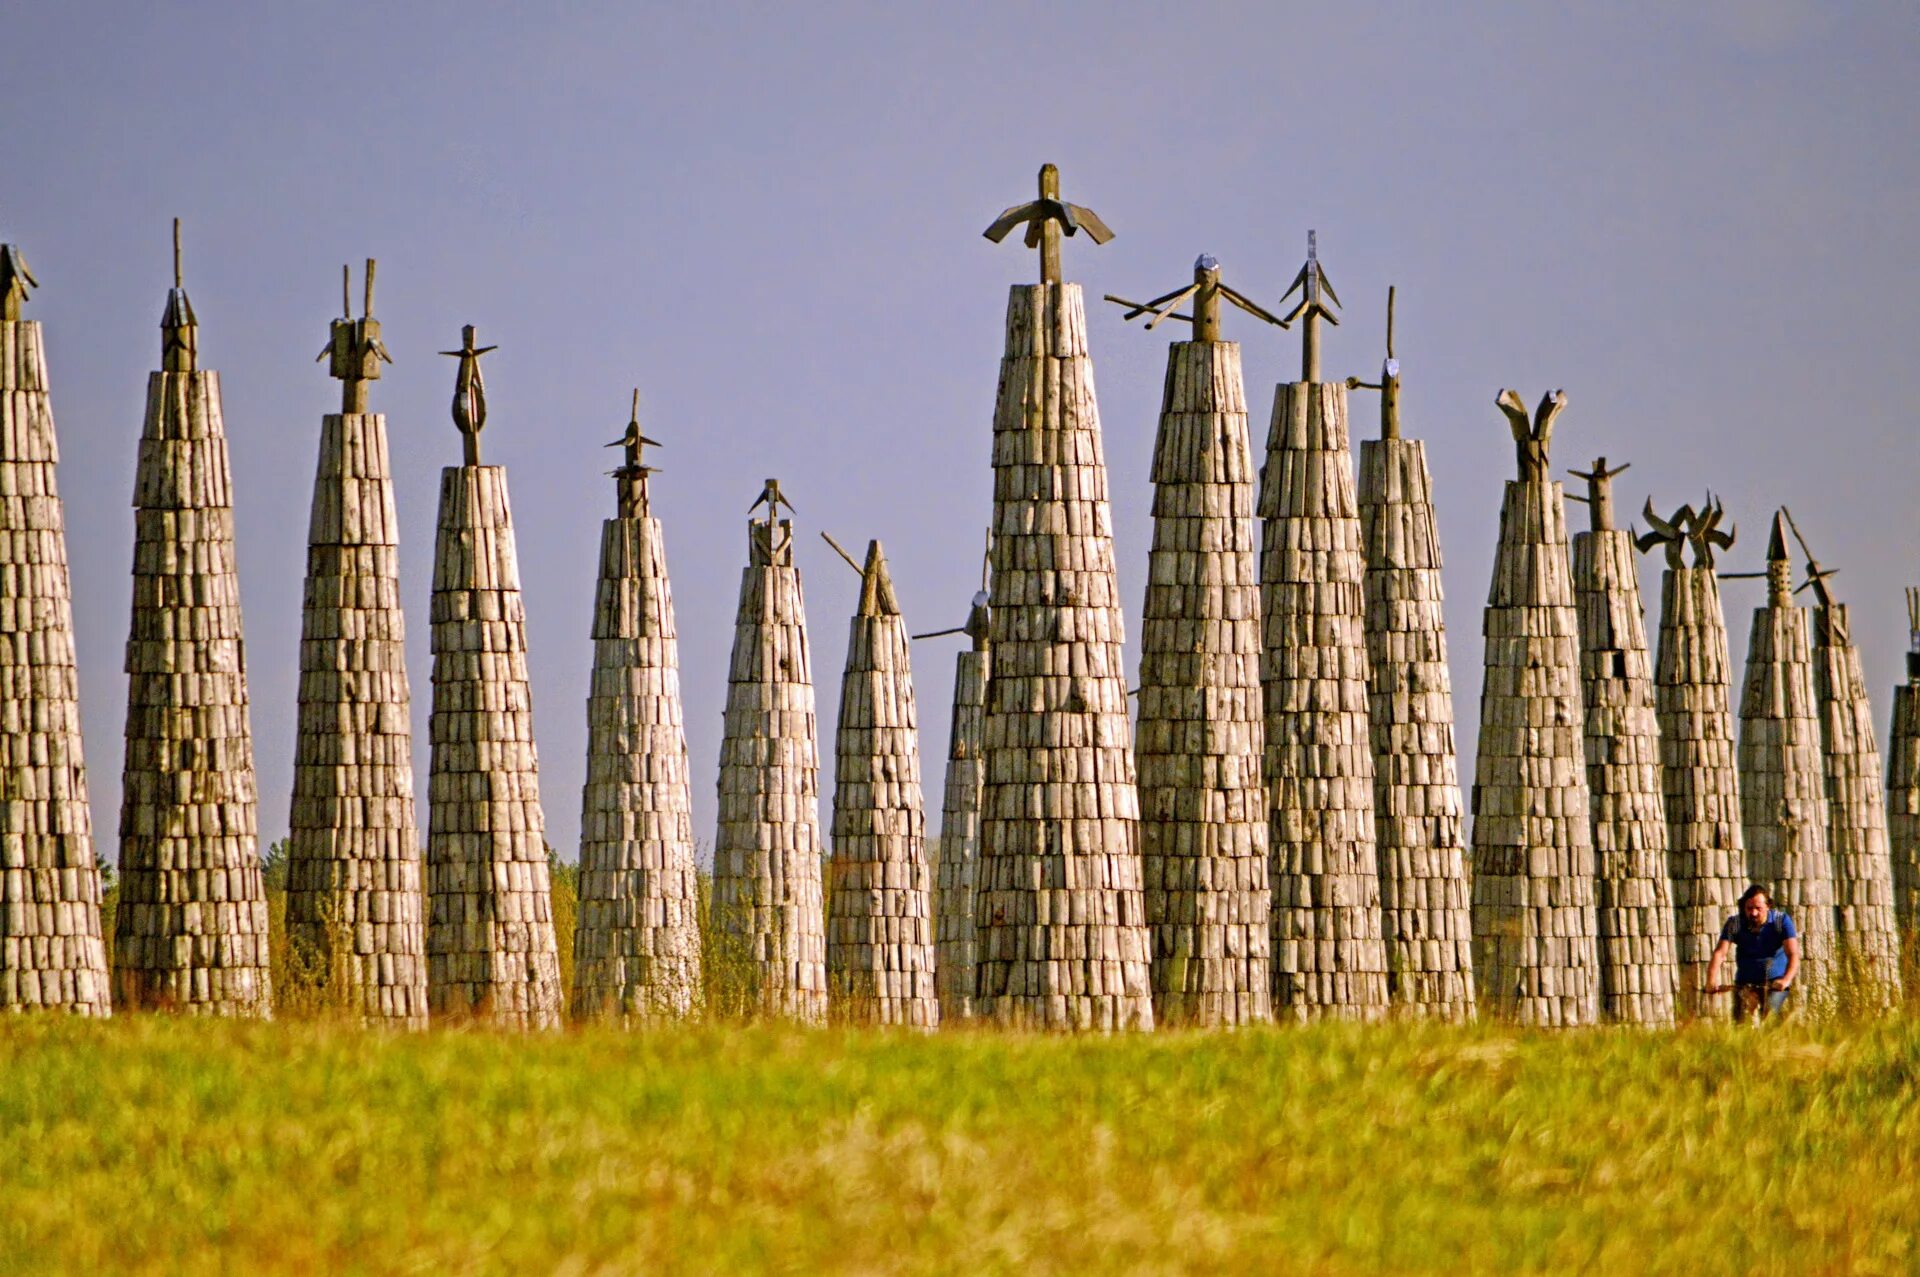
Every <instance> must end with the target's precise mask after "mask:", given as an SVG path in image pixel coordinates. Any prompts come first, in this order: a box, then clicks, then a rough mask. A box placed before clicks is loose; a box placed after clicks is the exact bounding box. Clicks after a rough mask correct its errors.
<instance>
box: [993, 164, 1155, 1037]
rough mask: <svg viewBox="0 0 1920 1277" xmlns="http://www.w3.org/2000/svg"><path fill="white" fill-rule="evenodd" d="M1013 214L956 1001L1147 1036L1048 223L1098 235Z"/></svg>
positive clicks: (1128, 767) (1081, 427)
mask: <svg viewBox="0 0 1920 1277" xmlns="http://www.w3.org/2000/svg"><path fill="white" fill-rule="evenodd" d="M1022 223H1025V224H1026V227H1027V234H1026V243H1027V246H1028V247H1030V248H1037V249H1039V250H1040V282H1039V283H1038V284H1016V285H1014V287H1013V289H1012V292H1011V295H1010V296H1009V298H1008V301H1007V332H1006V355H1005V358H1003V359H1002V360H1001V363H1000V390H999V395H998V398H997V400H996V403H995V406H994V421H993V531H994V539H993V580H992V587H991V595H992V598H991V604H992V621H991V623H992V631H991V635H990V639H989V642H990V643H991V646H992V648H993V676H992V678H991V679H990V680H989V682H988V684H987V716H986V764H987V765H986V773H987V774H986V784H985V787H984V789H983V791H982V799H981V805H982V819H981V825H982V829H981V849H980V871H979V889H978V892H977V898H976V901H975V915H974V916H975V918H976V919H977V920H978V923H979V937H978V944H979V950H978V969H977V971H978V974H977V984H976V995H977V1002H976V1004H975V1009H976V1012H977V1013H978V1014H979V1015H980V1016H982V1017H984V1018H987V1019H992V1020H997V1021H1002V1022H1010V1023H1018V1024H1029V1025H1036V1026H1045V1027H1048V1028H1061V1029H1067V1028H1076V1029H1079V1028H1088V1029H1120V1028H1150V1027H1152V1024H1153V998H1152V992H1151V988H1150V961H1149V953H1150V939H1149V933H1148V931H1147V924H1146V912H1145V903H1144V900H1143V898H1142V894H1141V867H1140V844H1139V832H1140V831H1139V819H1140V807H1139V801H1140V800H1139V793H1138V791H1137V790H1136V789H1135V786H1134V765H1133V732H1132V727H1131V724H1130V723H1129V721H1128V718H1127V687H1126V678H1125V676H1124V673H1123V669H1122V663H1121V653H1120V645H1121V642H1122V639H1123V637H1124V634H1123V631H1124V625H1123V623H1122V620H1121V613H1120V600H1119V595H1118V592H1117V591H1118V583H1117V581H1116V579H1115V573H1114V560H1113V532H1112V529H1113V518H1112V514H1111V512H1110V509H1109V506H1108V502H1107V469H1106V460H1105V456H1104V453H1103V450H1102V446H1101V441H1100V411H1099V407H1098V405H1097V404H1096V403H1095V401H1094V392H1093V361H1092V360H1091V358H1089V356H1088V354H1087V326H1086V309H1085V306H1084V304H1083V302H1082V301H1081V296H1080V286H1079V285H1078V284H1068V283H1064V282H1062V280H1061V277H1060V239H1061V236H1062V234H1063V233H1064V234H1068V235H1071V234H1075V233H1077V232H1079V231H1081V230H1085V231H1086V232H1087V234H1088V236H1089V237H1091V238H1092V239H1093V240H1094V241H1095V242H1096V243H1104V242H1105V241H1106V240H1107V239H1109V238H1110V237H1111V235H1112V232H1110V231H1109V230H1107V228H1106V225H1105V224H1104V223H1103V222H1101V221H1100V219H1099V218H1098V217H1096V216H1095V215H1094V214H1093V213H1092V211H1091V210H1088V209H1085V208H1082V207H1080V206H1079V205H1077V204H1069V203H1066V202H1065V201H1063V200H1061V198H1060V175H1059V172H1058V170H1056V169H1055V168H1054V166H1053V165H1051V164H1049V165H1046V166H1045V167H1044V168H1042V169H1041V170H1040V197H1039V198H1038V199H1037V200H1034V201H1032V202H1030V203H1027V204H1020V205H1016V206H1015V207H1013V208H1010V209H1008V210H1007V211H1006V212H1004V213H1002V214H1001V215H1000V217H999V218H998V219H996V220H995V221H994V223H993V225H992V226H990V227H988V228H987V232H986V234H987V238H988V239H991V240H993V241H995V242H998V241H1000V240H1001V239H1003V238H1005V237H1006V235H1007V233H1008V232H1009V231H1011V230H1012V229H1013V228H1014V227H1016V226H1019V225H1021V224H1022Z"/></svg>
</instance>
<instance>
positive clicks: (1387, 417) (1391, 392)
mask: <svg viewBox="0 0 1920 1277" xmlns="http://www.w3.org/2000/svg"><path fill="white" fill-rule="evenodd" d="M1395 291H1396V290H1395V288H1394V286H1393V285H1391V284H1389V285H1387V357H1386V359H1385V360H1384V361H1383V362H1382V363H1381V365H1380V380H1379V381H1362V380H1360V379H1359V378H1358V377H1349V378H1347V389H1348V390H1377V391H1379V392H1380V437H1381V438H1382V439H1398V438H1399V437H1400V361H1399V360H1398V359H1395V358H1394V357H1393V301H1394V293H1395Z"/></svg>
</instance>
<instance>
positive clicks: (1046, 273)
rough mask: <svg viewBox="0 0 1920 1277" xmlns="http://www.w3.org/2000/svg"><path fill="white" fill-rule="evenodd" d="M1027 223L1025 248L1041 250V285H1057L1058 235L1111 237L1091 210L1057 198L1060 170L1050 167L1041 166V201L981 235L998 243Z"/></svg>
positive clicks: (1009, 213)
mask: <svg viewBox="0 0 1920 1277" xmlns="http://www.w3.org/2000/svg"><path fill="white" fill-rule="evenodd" d="M1022 222H1025V223H1027V235H1026V245H1027V247H1028V248H1038V249H1039V250H1040V282H1041V283H1043V284H1057V283H1059V282H1060V236H1061V235H1062V234H1067V235H1073V234H1077V233H1078V232H1080V231H1085V232H1086V233H1087V236H1088V238H1090V239H1091V240H1093V242H1094V243H1096V244H1104V243H1106V242H1107V241H1108V240H1110V239H1112V238H1113V232H1112V231H1110V230H1108V229H1107V224H1106V223H1105V222H1103V221H1101V220H1100V217H1099V215H1098V214H1097V213H1095V212H1094V211H1093V210H1092V209H1090V208H1084V207H1082V206H1081V205H1079V204H1069V203H1067V202H1066V201H1065V200H1062V199H1061V198H1060V170H1059V169H1057V168H1055V167H1054V166H1053V165H1051V164H1042V165H1041V166H1040V198H1039V199H1037V200H1031V201H1029V202H1028V203H1025V204H1015V205H1014V206H1013V207H1012V208H1009V209H1007V210H1006V211H1005V212H1003V213H1001V214H1000V216H998V217H996V218H994V219H993V225H991V226H989V227H987V229H986V231H985V232H983V233H984V234H985V235H986V237H987V238H988V239H990V240H992V241H993V242H994V243H996V244H998V243H999V242H1000V241H1001V240H1003V239H1005V238H1006V237H1007V232H1009V231H1011V230H1012V229H1013V228H1014V227H1016V226H1018V225H1020V223H1022Z"/></svg>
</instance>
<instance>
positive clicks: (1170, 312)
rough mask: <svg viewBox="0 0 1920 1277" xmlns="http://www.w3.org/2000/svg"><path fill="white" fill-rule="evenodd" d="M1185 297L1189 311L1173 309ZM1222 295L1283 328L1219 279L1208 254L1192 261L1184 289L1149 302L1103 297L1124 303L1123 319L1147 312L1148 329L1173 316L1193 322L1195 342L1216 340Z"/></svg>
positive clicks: (1274, 317) (1214, 261)
mask: <svg viewBox="0 0 1920 1277" xmlns="http://www.w3.org/2000/svg"><path fill="white" fill-rule="evenodd" d="M1189 297H1191V298H1192V299H1193V313H1192V314H1191V315H1181V314H1178V313H1176V311H1175V308H1176V307H1178V306H1179V305H1180V303H1181V302H1183V301H1186V300H1187V299H1188V298H1189ZM1222 297H1224V298H1226V299H1227V300H1228V301H1230V302H1232V303H1233V304H1234V305H1236V306H1238V307H1239V308H1240V309H1241V310H1244V311H1246V312H1247V313H1248V314H1249V315H1252V316H1253V317H1254V318H1255V319H1261V320H1265V321H1266V322H1267V323H1269V324H1278V325H1279V326H1280V327H1282V328H1285V327H1286V326H1287V321H1286V320H1284V319H1281V318H1280V317H1279V316H1277V315H1274V314H1272V313H1271V312H1269V311H1267V310H1265V309H1264V308H1262V307H1261V306H1260V305H1259V304H1257V303H1256V302H1254V301H1253V300H1252V299H1250V298H1248V297H1247V296H1245V295H1244V294H1242V293H1239V292H1237V291H1235V290H1234V289H1232V288H1229V287H1228V286H1227V285H1226V284H1223V283H1221V282H1220V261H1219V259H1218V258H1216V257H1214V256H1213V255H1212V254H1210V253H1202V254H1200V256H1199V257H1198V258H1196V259H1195V260H1194V263H1193V282H1192V283H1191V284H1188V285H1187V286H1186V287H1185V288H1177V289H1175V290H1174V291H1173V292H1170V293H1164V294H1162V295H1161V296H1159V297H1156V298H1154V299H1153V300H1152V301H1150V302H1130V301H1128V300H1127V299H1126V298H1124V297H1116V296H1114V295H1113V294H1112V293H1108V294H1107V300H1108V301H1110V302H1112V303H1113V304H1114V305H1116V306H1125V307H1126V308H1127V313H1126V314H1125V315H1123V316H1122V318H1123V319H1138V318H1139V317H1140V316H1142V315H1146V314H1151V315H1152V316H1153V318H1152V319H1149V320H1148V321H1147V327H1148V328H1152V327H1153V326H1154V325H1155V324H1158V323H1159V322H1160V321H1161V320H1163V319H1177V320H1180V321H1181V322H1182V323H1188V324H1192V325H1193V339H1194V340H1195V341H1219V340H1220V299H1221V298H1222Z"/></svg>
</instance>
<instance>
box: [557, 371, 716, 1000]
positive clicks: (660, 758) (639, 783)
mask: <svg viewBox="0 0 1920 1277" xmlns="http://www.w3.org/2000/svg"><path fill="white" fill-rule="evenodd" d="M653 442H654V440H651V439H649V438H647V437H646V436H645V435H643V434H642V433H641V432H640V394H639V392H638V391H635V392H634V397H633V416H632V419H631V420H630V421H629V422H628V423H627V430H626V433H625V434H624V435H623V436H622V437H621V438H620V439H618V440H616V441H615V444H614V445H610V446H620V447H624V448H625V449H626V461H625V464H624V465H622V466H621V467H620V468H619V469H618V470H616V471H614V472H613V478H614V484H615V488H616V492H617V493H618V495H617V498H616V506H615V513H614V517H613V518H611V519H607V520H606V521H604V522H603V523H602V524H601V525H600V577H599V585H598V588H597V589H596V590H595V593H594V603H593V673H592V676H591V684H590V690H589V692H588V694H587V778H586V783H585V784H584V785H583V786H582V787H581V795H580V910H579V916H578V921H577V922H576V924H575V929H574V933H573V1014H574V1016H575V1017H576V1018H582V1019H584V1018H589V1017H593V1016H614V1017H619V1018H622V1019H627V1020H648V1019H659V1018H673V1017H679V1016H685V1015H688V1014H690V1013H691V1012H692V1011H693V1009H694V1007H695V1005H696V1003H697V1000H698V998H699V995H700V983H701V961H700V923H699V907H700V897H699V884H698V879H697V877H696V874H695V871H694V853H693V801H692V790H691V780H690V777H691V767H690V765H689V763H688V761H687V733H686V726H685V721H684V716H683V714H682V710H681V703H680V639H679V634H678V632H677V630H676V628H675V625H674V618H673V588H672V586H671V585H670V584H669V583H668V581H667V550H666V539H665V537H664V536H663V535H662V534H661V531H660V520H659V519H658V518H657V517H655V515H654V513H653V508H652V503H651V499H650V493H649V492H648V479H649V477H650V476H651V475H652V473H653V467H651V466H649V465H647V464H646V463H645V460H644V455H643V454H644V450H645V447H646V445H647V444H650V443H653Z"/></svg>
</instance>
